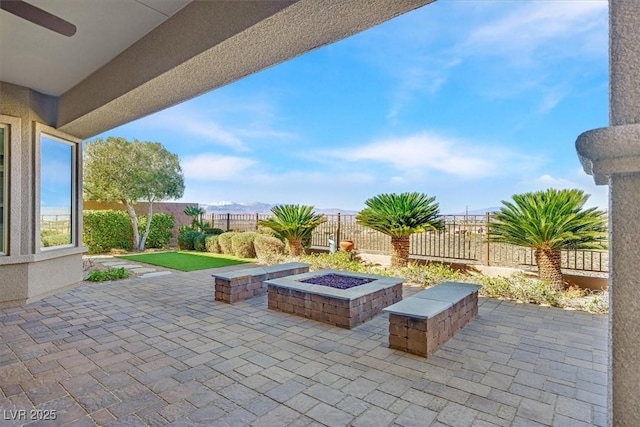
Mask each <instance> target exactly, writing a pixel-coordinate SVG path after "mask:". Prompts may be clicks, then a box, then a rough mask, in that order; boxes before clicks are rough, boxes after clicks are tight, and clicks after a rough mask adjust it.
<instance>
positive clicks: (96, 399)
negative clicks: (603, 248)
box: [0, 270, 607, 427]
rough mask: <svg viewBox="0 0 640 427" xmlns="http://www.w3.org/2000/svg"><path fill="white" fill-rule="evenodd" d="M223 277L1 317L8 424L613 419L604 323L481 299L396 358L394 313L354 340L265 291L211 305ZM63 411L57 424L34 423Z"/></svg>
mask: <svg viewBox="0 0 640 427" xmlns="http://www.w3.org/2000/svg"><path fill="white" fill-rule="evenodd" d="M212 272H213V271H212V270H205V271H200V272H191V273H174V274H171V275H167V276H158V277H151V278H145V279H140V278H136V279H129V280H124V281H119V282H113V283H99V284H90V283H85V284H83V285H82V286H80V287H78V288H75V289H73V290H69V291H65V292H60V293H58V294H56V295H53V296H50V297H47V298H45V299H43V300H41V301H38V302H35V303H32V304H28V305H26V306H23V307H15V308H6V309H0V322H1V323H0V411H2V412H1V414H0V415H1V416H2V422H0V424H2V425H3V426H5V425H6V426H19V425H24V424H29V423H33V425H36V424H37V425H74V426H85V425H87V426H92V425H109V426H118V425H123V426H134V425H207V426H245V425H246V426H269V427H273V426H285V425H290V426H297V425H300V426H322V425H325V426H347V425H350V426H360V425H362V426H374V425H376V426H426V425H432V426H441V425H444V426H446V425H449V426H459V425H472V426H476V425H478V426H480V425H487V426H491V425H503V426H508V425H558V426H565V425H604V423H605V422H606V408H605V407H604V405H605V403H606V381H607V372H606V369H607V365H606V357H607V348H606V346H607V318H606V316H600V315H591V314H587V313H583V312H578V311H564V310H560V309H555V308H548V307H540V306H535V305H527V304H516V303H512V302H505V301H498V300H490V299H481V301H480V310H479V314H478V316H477V317H476V318H475V319H474V320H473V321H472V322H471V323H469V324H468V325H467V326H466V327H465V328H463V329H462V330H461V331H459V332H458V334H457V335H456V336H455V337H453V338H452V339H451V340H449V341H448V342H447V343H446V344H444V345H443V346H442V347H441V348H440V349H438V350H437V351H436V352H435V353H434V354H433V355H432V356H431V357H429V358H428V359H425V358H422V357H418V356H413V355H410V354H407V353H403V352H400V351H396V350H391V349H389V348H388V345H387V343H388V316H387V315H384V314H381V315H378V316H376V317H375V318H374V319H372V320H370V321H369V322H367V323H365V324H363V325H360V326H358V327H356V328H354V329H352V330H344V329H340V328H337V327H333V326H330V325H327V324H323V323H319V322H315V321H313V320H309V319H303V318H299V317H295V316H293V315H290V314H285V313H280V312H275V311H271V310H268V309H267V302H266V299H267V298H266V296H261V297H258V298H254V299H251V300H247V301H244V302H241V303H238V304H235V305H232V306H231V305H228V304H224V303H222V302H216V301H214V294H213V279H212V278H211V273H212ZM416 291H417V289H416V288H411V287H407V286H405V289H404V292H405V295H411V294H412V293H414V292H416ZM20 410H24V411H26V412H24V413H23V412H19V411H20ZM31 410H35V411H37V410H42V411H41V412H33V413H30V411H31ZM53 410H55V411H56V412H55V413H56V418H57V419H56V420H55V422H52V421H48V422H47V421H40V422H38V421H39V420H36V419H29V417H30V416H31V415H34V414H44V413H45V412H46V411H53ZM16 414H19V415H16ZM22 414H24V416H23V415H22ZM24 417H26V418H27V419H26V420H25V419H24ZM17 418H23V419H17Z"/></svg>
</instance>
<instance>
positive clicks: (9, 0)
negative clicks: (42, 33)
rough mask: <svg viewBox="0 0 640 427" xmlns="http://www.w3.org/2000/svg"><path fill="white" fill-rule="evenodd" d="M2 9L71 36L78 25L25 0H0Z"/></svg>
mask: <svg viewBox="0 0 640 427" xmlns="http://www.w3.org/2000/svg"><path fill="white" fill-rule="evenodd" d="M0 9H2V10H5V11H7V12H9V13H13V14H14V15H16V16H19V17H20V18H23V19H26V20H27V21H30V22H33V23H34V24H37V25H40V26H41V27H44V28H47V29H49V30H51V31H55V32H56V33H58V34H62V35H63V36H67V37H71V36H72V35H74V34H75V33H76V26H75V25H73V24H72V23H70V22H67V21H65V20H64V19H62V18H58V17H57V16H55V15H53V14H51V13H49V12H47V11H46V10H42V9H40V8H39V7H36V6H34V5H32V4H29V3H27V2H26V1H23V0H0Z"/></svg>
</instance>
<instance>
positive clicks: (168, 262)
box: [116, 251, 255, 272]
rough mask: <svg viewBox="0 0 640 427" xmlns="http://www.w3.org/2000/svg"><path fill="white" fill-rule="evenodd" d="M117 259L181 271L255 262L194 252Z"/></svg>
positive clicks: (142, 255) (148, 254)
mask: <svg viewBox="0 0 640 427" xmlns="http://www.w3.org/2000/svg"><path fill="white" fill-rule="evenodd" d="M116 258H120V259H126V260H130V261H135V262H140V263H143V264H150V265H155V266H157V267H165V268H171V269H174V270H180V271H185V272H188V271H197V270H206V269H209V268H220V267H228V266H231V265H239V264H247V263H250V262H254V261H255V260H250V259H244V258H238V257H234V256H229V255H221V254H211V253H204V252H192V251H166V252H152V253H142V254H127V255H117V256H116Z"/></svg>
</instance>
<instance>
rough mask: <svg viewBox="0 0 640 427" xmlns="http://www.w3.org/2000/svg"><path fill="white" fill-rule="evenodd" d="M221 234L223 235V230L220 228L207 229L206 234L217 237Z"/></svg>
mask: <svg viewBox="0 0 640 427" xmlns="http://www.w3.org/2000/svg"><path fill="white" fill-rule="evenodd" d="M222 233H224V230H223V229H222V228H215V227H214V228H209V229H208V230H207V234H208V235H210V236H219V235H221V234H222Z"/></svg>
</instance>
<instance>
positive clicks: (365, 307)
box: [265, 269, 403, 329]
mask: <svg viewBox="0 0 640 427" xmlns="http://www.w3.org/2000/svg"><path fill="white" fill-rule="evenodd" d="M349 278H355V279H360V280H358V281H360V282H364V281H367V283H363V284H356V283H350V282H352V281H351V280H349ZM333 279H336V280H333ZM307 280H309V281H312V282H319V283H325V284H327V285H328V286H327V285H323V284H314V283H307V282H305V281H307ZM402 280H403V279H398V278H394V277H384V276H377V275H372V274H361V273H352V272H350V271H340V270H329V269H327V270H318V271H313V272H310V273H304V274H296V275H294V276H288V277H283V278H280V279H273V280H267V281H265V284H266V285H267V288H268V294H267V295H268V301H269V308H270V309H272V310H278V311H283V312H285V313H291V314H297V315H299V316H303V317H306V318H309V319H313V320H317V321H319V322H324V323H329V324H332V325H335V326H340V327H342V328H349V329H351V328H353V327H354V326H356V325H359V324H361V323H364V322H366V321H367V320H369V319H371V318H372V317H374V316H375V315H376V314H378V313H380V312H381V311H382V309H383V308H385V307H387V306H389V305H391V304H395V303H396V302H398V301H401V300H402ZM332 281H333V282H335V285H332V284H331V282H332ZM353 282H357V281H353ZM332 286H339V287H342V288H344V287H348V289H338V288H337V287H332Z"/></svg>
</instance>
